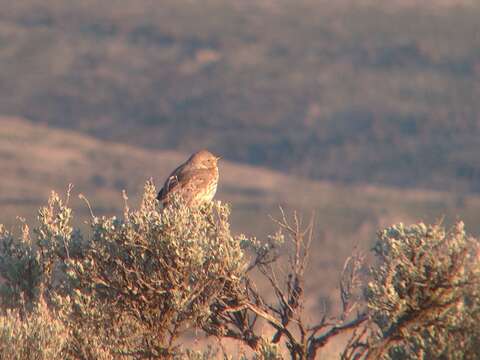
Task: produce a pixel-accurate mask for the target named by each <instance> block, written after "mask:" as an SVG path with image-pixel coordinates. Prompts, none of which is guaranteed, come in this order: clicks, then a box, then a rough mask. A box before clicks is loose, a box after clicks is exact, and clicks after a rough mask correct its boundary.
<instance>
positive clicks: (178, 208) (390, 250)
mask: <svg viewBox="0 0 480 360" xmlns="http://www.w3.org/2000/svg"><path fill="white" fill-rule="evenodd" d="M69 195H70V191H69V192H68V194H67V199H66V201H65V202H63V201H62V200H61V199H60V198H59V197H58V195H56V194H54V193H52V195H51V197H50V199H49V201H48V204H47V206H45V207H43V208H42V209H40V211H39V217H38V219H39V225H38V226H37V227H36V228H34V230H33V231H30V230H29V228H28V226H27V225H26V224H23V226H22V233H21V235H20V236H18V237H17V236H14V235H13V234H12V233H11V232H9V231H7V230H6V229H5V228H4V227H2V226H0V275H1V276H2V278H3V283H2V284H1V285H0V305H1V307H0V341H1V342H0V355H1V358H2V359H4V358H5V359H30V358H34V359H43V358H45V359H47V358H64V359H71V360H74V359H75V360H77V359H102V360H110V359H142V358H145V359H147V358H148V359H180V358H186V359H206V358H209V357H212V356H215V354H217V351H216V350H215V349H213V348H210V349H208V350H207V351H206V352H203V353H202V352H193V351H188V350H186V351H185V350H184V349H182V348H181V346H180V345H179V339H180V336H181V335H182V334H183V333H184V332H185V331H186V330H187V329H192V328H194V329H197V330H203V331H204V333H205V334H207V335H209V336H214V337H216V338H218V339H222V338H230V339H235V340H236V341H238V342H241V343H243V344H245V345H247V346H248V347H250V348H251V350H252V352H253V354H254V355H253V359H259V360H260V359H262V360H267V359H268V360H277V359H281V358H282V354H284V353H285V352H286V353H288V354H289V356H290V358H292V359H314V358H315V357H316V355H317V353H318V349H320V348H322V347H323V346H325V345H326V344H328V343H329V342H330V341H331V340H332V339H334V338H335V337H337V336H338V335H341V334H345V333H348V332H350V333H351V337H350V339H349V340H348V342H347V344H346V346H345V349H344V351H343V353H342V355H341V357H342V358H343V359H363V358H365V359H377V358H385V359H388V358H391V359H395V358H402V359H403V358H407V359H408V358H411V359H414V358H445V359H474V358H478V355H479V353H478V350H477V349H478V348H479V347H478V345H479V344H478V340H477V339H478V338H480V330H479V327H478V326H477V323H478V321H479V320H480V306H479V304H480V302H479V296H480V295H479V276H480V265H479V257H480V255H479V254H480V245H479V243H478V241H477V240H476V239H474V238H472V237H470V236H467V235H466V233H465V230H464V226H463V223H461V222H459V223H457V224H456V226H454V227H453V228H452V229H451V230H449V231H446V230H445V229H444V228H443V227H442V226H440V225H424V224H417V225H412V226H404V225H402V224H400V225H395V226H392V227H389V228H387V229H385V230H384V231H382V232H380V233H379V237H378V240H377V242H376V244H375V247H374V249H373V251H374V253H375V255H376V256H377V262H376V263H375V264H373V266H372V271H371V279H370V282H369V283H368V286H367V288H366V301H365V302H364V301H362V297H361V296H360V295H359V290H360V289H361V288H362V281H360V274H361V270H362V265H363V262H364V260H363V258H364V257H363V255H362V254H358V253H354V254H352V256H351V257H349V258H348V259H347V260H346V262H345V266H344V269H343V271H342V274H341V276H340V286H339V287H340V302H341V304H342V310H341V311H340V313H338V314H323V316H322V317H321V318H320V319H316V320H315V319H309V320H310V321H308V320H306V319H307V317H306V316H305V314H303V309H304V305H303V304H304V299H305V293H304V282H305V272H306V268H307V262H308V261H307V260H308V259H309V256H308V255H309V252H310V243H311V241H312V239H313V223H309V224H307V225H306V226H303V225H302V222H301V220H300V219H299V217H298V216H297V215H296V214H294V215H293V218H292V219H288V218H287V216H286V215H285V214H284V213H283V211H282V217H281V218H280V220H278V221H276V222H277V224H278V226H279V228H280V230H279V232H278V233H276V234H275V235H274V236H271V237H269V238H268V239H267V241H266V242H260V241H258V240H256V239H254V238H247V237H245V236H243V235H239V236H234V235H232V233H231V232H230V228H229V214H230V212H229V209H228V206H226V205H223V204H221V203H220V202H215V203H211V204H208V205H205V206H203V207H201V208H189V207H187V206H185V205H184V204H183V203H182V201H181V199H175V200H174V201H173V203H172V204H171V205H170V206H169V207H167V208H165V209H163V210H160V209H159V208H158V203H157V201H156V199H155V195H156V191H155V188H154V186H153V185H152V184H151V183H147V184H146V186H145V193H144V196H143V199H142V201H141V204H140V206H139V208H138V209H136V210H131V209H130V208H129V207H128V205H127V198H126V196H125V209H124V213H123V216H122V217H121V218H117V217H96V216H93V214H92V219H91V232H90V233H89V235H88V236H86V235H83V234H82V233H80V232H79V231H78V230H75V229H74V228H73V227H72V225H71V221H72V211H71V209H70V208H69V207H68V199H69ZM280 247H283V248H284V249H285V250H287V251H288V253H289V254H290V256H289V257H288V262H287V267H286V268H284V269H283V270H282V272H280V271H278V266H279V261H278V257H279V253H280V251H279V250H280ZM253 270H256V272H257V274H260V276H263V277H264V279H265V280H267V283H268V284H269V285H270V289H269V290H270V293H269V294H265V293H262V292H260V291H259V290H258V288H257V286H256V285H255V281H254V279H253V278H252V276H251V273H252V272H253ZM280 273H282V274H283V276H281V277H279V276H278V274H280ZM360 293H361V292H360ZM271 294H273V295H274V298H273V300H272V299H271V296H267V295H271ZM354 309H356V312H355V311H354ZM260 320H262V322H263V324H264V325H266V326H267V327H268V326H269V327H270V328H271V330H272V331H271V332H272V333H273V335H272V336H271V337H267V336H266V334H265V333H261V332H259V327H258V326H257V324H258V322H259V321H260ZM15 349H17V350H15ZM18 349H21V350H18ZM225 356H226V355H225ZM243 358H245V359H246V357H245V356H244V357H243Z"/></svg>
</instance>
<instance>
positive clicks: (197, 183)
mask: <svg viewBox="0 0 480 360" xmlns="http://www.w3.org/2000/svg"><path fill="white" fill-rule="evenodd" d="M219 159H220V157H219V156H215V155H213V154H212V153H211V152H209V151H208V150H200V151H198V152H196V153H194V154H193V155H192V156H190V158H189V159H188V160H187V161H186V162H184V163H183V164H181V165H180V166H179V167H177V168H176V169H175V170H174V171H173V172H172V173H171V174H170V175H169V176H168V178H167V180H166V181H165V184H164V185H163V188H162V189H161V190H160V191H159V193H158V195H157V199H158V200H159V201H160V202H161V203H162V204H163V205H166V204H168V201H169V199H170V197H171V195H172V194H174V193H175V194H179V195H180V196H181V197H182V198H183V200H184V201H185V202H186V204H187V205H188V206H199V205H201V204H203V203H206V202H210V201H212V199H213V197H214V196H215V192H216V191H217V184H218V166H217V163H218V160H219Z"/></svg>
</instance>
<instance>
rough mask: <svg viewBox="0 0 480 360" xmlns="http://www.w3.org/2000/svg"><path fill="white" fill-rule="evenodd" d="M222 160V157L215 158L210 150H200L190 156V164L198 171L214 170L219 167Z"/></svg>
mask: <svg viewBox="0 0 480 360" xmlns="http://www.w3.org/2000/svg"><path fill="white" fill-rule="evenodd" d="M220 158H221V157H220V156H215V155H213V154H212V153H211V152H210V151H208V150H200V151H197V152H196V153H194V154H193V155H192V156H190V159H188V163H189V164H190V165H191V166H193V167H194V168H196V169H213V168H215V167H217V163H218V160H220Z"/></svg>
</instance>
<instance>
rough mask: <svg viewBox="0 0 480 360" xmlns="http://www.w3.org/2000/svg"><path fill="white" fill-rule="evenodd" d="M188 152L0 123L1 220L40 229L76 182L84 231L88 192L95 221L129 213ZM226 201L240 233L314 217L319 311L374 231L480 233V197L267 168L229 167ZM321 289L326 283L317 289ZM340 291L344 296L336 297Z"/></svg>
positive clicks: (331, 302) (312, 304)
mask: <svg viewBox="0 0 480 360" xmlns="http://www.w3.org/2000/svg"><path fill="white" fill-rule="evenodd" d="M186 156H187V155H186V154H183V153H178V152H172V151H153V150H151V151H150V150H144V149H139V148H135V147H132V146H130V145H124V144H118V143H112V142H106V141H99V140H97V139H94V138H92V137H88V136H85V135H79V134H78V133H74V132H71V131H66V130H58V129H51V128H48V127H46V126H43V125H37V124H34V123H32V122H29V121H26V120H24V119H19V118H11V117H1V118H0V166H1V167H0V169H1V173H2V176H1V177H0V214H1V217H0V223H4V224H7V226H8V227H13V226H14V224H15V223H17V221H16V220H15V217H16V216H21V217H24V218H26V219H27V221H28V222H29V223H32V222H33V221H34V218H35V213H36V210H37V209H38V207H39V206H41V205H42V204H44V203H45V202H46V199H47V197H48V194H49V192H50V190H51V189H55V190H56V191H58V192H60V193H61V194H64V193H65V190H66V188H67V186H68V183H73V184H74V186H75V187H74V189H73V195H74V196H72V198H71V200H70V201H71V202H70V204H71V206H72V207H73V209H74V212H75V215H76V216H75V218H76V225H77V226H80V227H85V225H84V224H83V221H84V220H86V219H88V217H89V211H88V208H87V206H86V204H85V203H84V202H83V201H82V200H80V199H78V198H77V195H78V194H79V193H83V194H85V196H86V197H87V198H88V199H89V200H90V203H91V204H92V208H93V211H94V213H95V214H96V215H107V214H108V215H112V214H118V215H121V209H122V206H123V200H122V197H121V191H122V189H126V190H127V192H128V195H129V198H130V199H129V201H130V205H131V206H134V205H135V204H137V202H138V195H139V192H140V191H141V190H142V188H143V184H144V182H145V180H146V179H148V178H149V177H152V178H153V179H154V181H155V183H156V184H157V185H159V184H161V182H162V181H163V180H164V177H165V176H166V175H167V174H168V173H169V171H170V170H171V169H172V168H173V167H174V166H175V164H177V163H179V162H181V161H183V160H184V159H185V157H186ZM220 172H221V178H220V184H219V193H218V196H217V197H218V198H219V199H221V200H223V201H227V202H229V203H231V204H232V226H233V229H234V231H236V232H239V231H241V232H244V233H247V234H249V235H258V236H259V237H260V238H262V237H263V236H265V235H266V233H271V232H273V231H274V230H275V227H274V226H273V225H272V221H271V220H270V219H269V214H271V215H272V216H274V217H275V216H278V215H279V211H278V205H283V206H284V207H286V209H288V210H291V209H296V210H298V211H299V213H300V214H301V215H302V216H303V217H304V219H305V220H307V219H308V216H309V214H310V213H311V211H312V210H314V211H315V219H316V224H317V225H316V238H315V241H314V244H313V254H312V257H311V258H312V259H313V260H312V263H311V271H312V272H313V273H315V274H317V275H315V276H313V277H311V278H310V283H309V284H308V290H309V291H311V293H312V296H311V297H310V298H309V304H308V306H309V308H311V309H317V310H318V309H319V308H321V306H323V303H322V302H321V301H320V299H323V301H325V303H326V304H327V306H329V307H330V306H335V304H336V301H337V299H336V298H333V297H332V293H333V292H334V290H335V286H336V285H337V277H338V271H339V269H340V268H341V266H342V264H343V260H344V258H345V257H346V256H347V255H348V254H350V252H351V249H352V246H353V245H354V244H355V243H358V244H359V246H360V248H363V249H368V248H369V247H370V244H371V241H372V240H373V239H374V236H375V231H376V230H377V229H378V228H380V227H382V226H384V225H387V224H390V223H392V222H397V221H403V222H406V223H409V222H413V221H419V220H425V221H435V220H436V219H440V218H441V217H442V216H444V215H445V221H446V222H447V223H451V222H452V220H454V219H456V217H457V216H459V217H461V218H463V219H464V220H465V222H466V224H467V229H468V230H469V231H470V232H472V233H475V234H478V233H479V232H480V224H478V221H477V218H478V212H479V211H480V198H479V197H476V196H470V197H468V198H462V197H459V196H455V195H452V194H448V193H442V192H433V191H429V192H427V191H416V190H408V191H407V190H398V189H391V188H385V187H384V188H381V187H374V186H340V185H335V184H332V183H329V182H319V181H311V180H305V179H300V178H295V177H290V176H286V175H284V174H281V173H278V172H274V171H271V170H268V169H264V168H260V167H253V166H246V165H241V164H238V163H234V162H230V161H222V163H221V166H220ZM319 284H321V286H319ZM335 294H336V293H335Z"/></svg>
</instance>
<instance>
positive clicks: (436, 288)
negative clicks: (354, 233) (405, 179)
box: [368, 222, 480, 359]
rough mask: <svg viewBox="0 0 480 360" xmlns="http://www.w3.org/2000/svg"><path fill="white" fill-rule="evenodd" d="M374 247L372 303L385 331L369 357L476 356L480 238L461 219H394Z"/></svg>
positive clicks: (378, 322)
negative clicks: (444, 222) (446, 223)
mask: <svg viewBox="0 0 480 360" xmlns="http://www.w3.org/2000/svg"><path fill="white" fill-rule="evenodd" d="M374 252H375V254H376V255H377V256H378V259H379V264H378V266H377V267H376V268H375V269H374V270H373V281H371V282H370V283H369V286H368V305H369V308H370V311H371V316H372V317H373V320H374V321H375V323H376V324H377V325H378V327H379V329H380V331H379V334H378V336H377V337H378V338H377V339H376V340H374V339H371V341H372V344H373V349H374V350H373V351H372V352H371V354H374V355H371V357H372V358H376V357H382V356H386V357H393V358H412V359H417V358H446V359H447V358H448V359H453V358H458V359H464V358H470V359H473V358H478V356H479V355H480V353H479V352H478V347H477V346H476V345H475V341H476V339H478V336H479V335H480V330H479V327H478V323H479V321H480V316H479V315H480V313H479V310H480V296H479V295H480V293H479V290H480V289H479V279H480V262H479V260H480V259H479V255H480V245H479V242H478V240H477V239H474V238H472V237H470V236H468V235H467V234H466V233H465V229H464V224H463V223H462V222H458V223H457V224H456V225H455V226H454V227H453V228H452V229H450V230H449V231H447V230H445V229H444V228H443V227H442V226H440V225H425V224H423V223H420V224H417V225H412V226H404V225H403V224H399V225H395V226H392V227H390V228H387V229H386V230H384V231H382V232H380V233H379V239H378V241H377V243H376V245H375V248H374ZM477 345H478V344H477Z"/></svg>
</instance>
